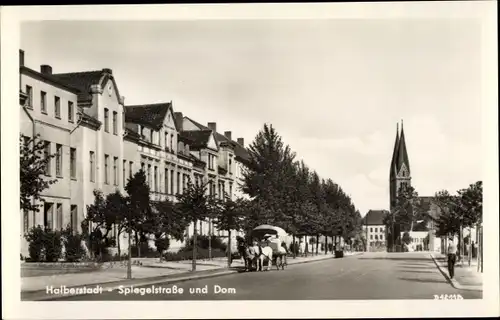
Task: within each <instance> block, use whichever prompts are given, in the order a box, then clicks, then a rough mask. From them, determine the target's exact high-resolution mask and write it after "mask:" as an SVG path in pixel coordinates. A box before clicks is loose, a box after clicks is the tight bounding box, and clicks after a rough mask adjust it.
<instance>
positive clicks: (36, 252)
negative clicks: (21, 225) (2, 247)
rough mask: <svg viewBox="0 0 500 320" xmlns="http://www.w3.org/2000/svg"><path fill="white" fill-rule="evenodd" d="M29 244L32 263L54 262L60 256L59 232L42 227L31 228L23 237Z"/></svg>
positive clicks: (60, 242)
mask: <svg viewBox="0 0 500 320" xmlns="http://www.w3.org/2000/svg"><path fill="white" fill-rule="evenodd" d="M24 237H25V238H26V240H27V241H28V242H29V247H28V251H29V255H30V261H32V262H40V261H47V262H55V261H57V260H59V258H60V257H61V254H62V241H61V232H59V231H57V230H54V231H53V230H49V229H48V228H42V226H40V225H39V226H37V227H33V228H31V229H30V231H29V232H28V233H27V234H26V235H25V236H24Z"/></svg>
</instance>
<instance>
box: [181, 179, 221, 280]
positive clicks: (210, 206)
mask: <svg viewBox="0 0 500 320" xmlns="http://www.w3.org/2000/svg"><path fill="white" fill-rule="evenodd" d="M177 200H178V208H179V210H180V212H182V214H183V215H184V217H185V218H186V220H187V221H189V222H190V223H193V243H194V245H193V269H192V270H193V271H196V249H197V243H198V242H197V224H198V221H203V220H205V219H206V218H207V217H209V216H211V215H212V214H213V213H214V211H215V210H216V209H215V208H216V203H215V199H214V198H213V197H212V196H209V195H207V183H203V184H192V183H191V181H188V185H187V189H185V190H184V192H183V193H182V194H177Z"/></svg>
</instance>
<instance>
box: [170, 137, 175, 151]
mask: <svg viewBox="0 0 500 320" xmlns="http://www.w3.org/2000/svg"><path fill="white" fill-rule="evenodd" d="M170 151H172V152H174V135H173V134H171V135H170Z"/></svg>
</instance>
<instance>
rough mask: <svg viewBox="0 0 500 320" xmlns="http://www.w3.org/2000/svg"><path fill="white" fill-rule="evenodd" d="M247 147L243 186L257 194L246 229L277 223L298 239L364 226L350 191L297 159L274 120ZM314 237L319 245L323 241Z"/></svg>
mask: <svg viewBox="0 0 500 320" xmlns="http://www.w3.org/2000/svg"><path fill="white" fill-rule="evenodd" d="M248 152H249V155H250V157H249V163H248V168H247V170H245V172H244V184H243V191H244V192H245V193H247V194H248V195H249V196H250V197H251V199H253V200H252V201H250V203H249V207H250V212H248V216H247V217H246V219H245V220H244V230H245V231H246V232H247V234H248V233H249V232H250V231H251V230H252V229H253V228H254V227H255V226H257V225H259V224H272V225H276V226H279V227H282V228H283V229H285V230H286V231H287V232H288V233H289V234H291V235H292V236H293V238H294V239H293V243H295V237H297V236H302V235H314V236H315V237H316V240H318V239H319V236H320V235H324V236H325V238H326V239H328V238H327V237H329V236H330V237H336V239H340V238H341V237H342V238H344V239H345V240H348V239H350V238H351V237H354V235H355V234H356V232H358V231H359V230H360V228H361V215H360V213H359V211H358V210H356V208H355V206H354V204H353V203H352V200H351V198H350V197H349V195H347V194H346V193H345V192H344V191H343V190H342V188H341V187H340V186H339V185H337V184H336V183H334V182H333V181H332V180H331V179H327V180H325V179H321V178H320V177H319V175H318V173H317V172H316V171H314V170H312V169H310V168H309V167H308V166H307V165H306V164H305V163H304V162H303V161H298V160H296V154H295V153H294V152H293V151H292V150H291V148H290V146H288V145H286V144H285V143H284V142H283V141H282V138H281V136H280V135H279V134H278V133H277V132H276V130H275V129H274V128H273V127H272V125H267V124H266V125H264V128H263V129H262V130H261V131H260V132H259V133H258V134H257V136H256V138H255V140H254V141H253V142H252V144H251V145H250V146H249V148H248ZM315 243H316V251H317V248H318V244H319V241H316V242H315ZM325 248H328V245H327V244H326V243H325Z"/></svg>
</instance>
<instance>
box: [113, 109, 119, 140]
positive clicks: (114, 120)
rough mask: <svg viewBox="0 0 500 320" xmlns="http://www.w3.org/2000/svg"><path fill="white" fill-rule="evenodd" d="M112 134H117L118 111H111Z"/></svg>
mask: <svg viewBox="0 0 500 320" xmlns="http://www.w3.org/2000/svg"><path fill="white" fill-rule="evenodd" d="M113 134H118V113H117V112H116V111H113Z"/></svg>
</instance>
